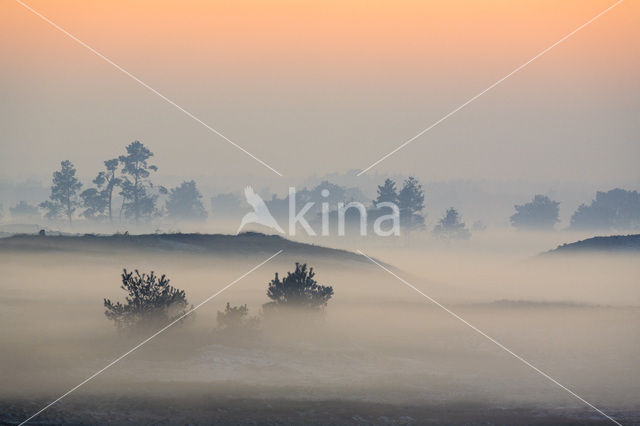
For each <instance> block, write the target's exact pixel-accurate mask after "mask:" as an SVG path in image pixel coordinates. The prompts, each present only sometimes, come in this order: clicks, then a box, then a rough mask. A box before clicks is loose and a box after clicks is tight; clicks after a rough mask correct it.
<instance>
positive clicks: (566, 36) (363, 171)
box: [356, 0, 624, 176]
mask: <svg viewBox="0 0 640 426" xmlns="http://www.w3.org/2000/svg"><path fill="white" fill-rule="evenodd" d="M623 1H624V0H618V1H617V2H615V3H614V4H612V5H611V6H609V7H608V8H606V9H605V10H603V11H602V12H600V13H598V14H597V15H596V16H594V17H593V18H591V19H589V20H588V21H587V22H585V23H584V24H582V25H580V26H579V27H578V28H576V29H575V30H573V31H571V32H570V33H569V34H567V35H565V36H564V37H562V38H561V39H560V40H558V41H556V42H555V43H553V44H552V45H551V46H549V47H547V48H546V49H544V50H543V51H541V52H540V53H538V54H537V55H536V56H534V57H533V58H531V59H529V60H528V61H527V62H525V63H524V64H522V65H520V66H519V67H517V68H516V69H514V70H513V71H511V72H510V73H509V74H507V75H505V76H504V77H502V78H501V79H500V80H498V81H496V82H495V83H493V84H492V85H491V86H489V87H487V88H486V89H484V90H483V91H482V92H480V93H478V94H477V95H475V96H474V97H472V98H471V99H469V100H468V101H466V102H465V103H463V104H462V105H460V106H458V107H457V108H455V109H454V110H453V111H451V112H449V113H448V114H447V115H445V116H444V117H442V118H441V119H439V120H438V121H436V122H435V123H433V124H431V125H430V126H429V127H427V128H426V129H424V130H422V131H421V132H419V133H418V134H417V135H415V136H413V137H412V138H410V139H408V140H406V141H405V142H403V143H402V144H401V145H400V146H398V147H397V148H396V149H394V150H393V151H391V152H389V153H388V154H386V155H385V156H384V157H382V158H380V159H379V160H378V161H376V162H375V163H373V164H371V165H370V166H369V167H367V168H366V169H364V170H362V171H361V172H359V173H358V174H357V175H356V176H360V175H362V174H364V173H366V172H367V171H369V170H371V169H372V168H373V167H375V166H377V165H378V164H380V163H381V162H383V161H384V160H386V159H387V158H389V157H391V156H392V155H393V154H395V153H396V152H398V151H400V150H401V149H402V148H404V147H406V146H407V145H409V144H410V143H411V142H413V141H414V140H416V139H418V138H419V137H420V136H422V135H424V134H425V133H427V132H428V131H430V130H431V129H433V128H434V127H436V126H437V125H438V124H440V123H442V122H443V121H445V120H446V119H447V118H449V117H451V116H452V115H454V114H455V113H457V112H458V111H460V110H461V109H463V108H464V107H466V106H467V105H469V104H470V103H472V102H473V101H475V100H476V99H478V98H479V97H480V96H482V95H484V94H485V93H487V92H488V91H489V90H491V89H493V88H494V87H496V86H497V85H499V84H500V83H502V82H503V81H505V80H506V79H508V78H509V77H511V76H512V75H514V74H515V73H517V72H518V71H520V70H522V69H523V68H524V67H526V66H527V65H529V64H530V63H532V62H533V61H535V60H536V59H538V58H540V57H541V56H542V55H544V54H545V53H547V52H549V51H550V50H551V49H553V48H554V47H556V46H557V45H559V44H560V43H562V42H563V41H565V40H567V39H568V38H569V37H571V36H572V35H574V34H575V33H577V32H578V31H580V30H581V29H583V28H584V27H586V26H587V25H589V24H591V23H592V22H593V21H595V20H596V19H598V18H600V17H601V16H602V15H604V14H605V13H607V12H609V11H610V10H611V9H613V8H614V7H616V6H618V5H619V4H620V3H622V2H623Z"/></svg>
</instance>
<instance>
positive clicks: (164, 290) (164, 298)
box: [104, 269, 188, 330]
mask: <svg viewBox="0 0 640 426" xmlns="http://www.w3.org/2000/svg"><path fill="white" fill-rule="evenodd" d="M120 288H122V289H123V290H125V291H126V292H127V293H128V295H127V296H126V298H125V299H126V303H124V304H123V303H120V302H116V303H113V302H112V301H111V300H109V299H104V306H105V308H107V309H106V311H105V312H104V314H105V316H106V317H107V318H108V319H110V320H112V321H113V322H114V323H115V325H116V327H117V328H118V329H119V330H123V329H131V328H135V329H146V328H149V327H158V326H160V325H164V324H168V323H170V322H171V321H174V320H176V319H177V318H179V317H180V316H182V315H184V314H185V313H186V312H187V311H188V309H187V306H188V302H187V298H186V295H185V292H184V290H179V289H177V288H175V287H173V286H171V285H170V284H169V279H168V278H167V277H166V276H165V275H162V276H160V277H158V276H157V275H155V273H154V272H153V271H151V272H150V273H149V274H145V273H142V274H141V273H140V272H139V271H138V270H137V269H136V270H135V272H127V270H126V269H124V271H123V273H122V285H121V286H120Z"/></svg>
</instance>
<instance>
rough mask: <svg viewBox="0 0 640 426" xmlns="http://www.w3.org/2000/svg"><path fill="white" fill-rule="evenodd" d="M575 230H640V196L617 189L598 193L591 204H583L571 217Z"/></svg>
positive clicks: (635, 192) (634, 192)
mask: <svg viewBox="0 0 640 426" xmlns="http://www.w3.org/2000/svg"><path fill="white" fill-rule="evenodd" d="M571 228H574V229H601V230H608V229H619V230H634V229H640V194H639V193H638V192H637V191H626V190H624V189H620V188H616V189H612V190H610V191H607V192H601V191H598V192H597V193H596V198H595V200H593V201H591V204H589V205H586V204H582V205H580V207H578V209H577V210H576V211H575V212H574V213H573V215H572V216H571Z"/></svg>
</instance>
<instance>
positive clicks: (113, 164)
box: [80, 158, 121, 222]
mask: <svg viewBox="0 0 640 426" xmlns="http://www.w3.org/2000/svg"><path fill="white" fill-rule="evenodd" d="M104 165H105V170H102V171H101V172H100V173H98V176H96V178H95V179H94V180H93V183H94V184H95V185H96V188H89V189H86V190H84V191H83V192H82V193H81V194H80V197H81V198H82V200H83V204H84V207H85V211H84V212H83V213H82V215H83V216H84V217H86V218H87V219H100V218H104V217H107V218H109V222H113V209H112V201H113V190H114V189H115V187H116V186H118V185H119V184H120V182H121V180H120V178H118V177H116V170H117V169H118V159H117V158H114V159H111V160H107V161H105V162H104Z"/></svg>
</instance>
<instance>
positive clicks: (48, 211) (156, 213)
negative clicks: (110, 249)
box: [17, 141, 207, 224]
mask: <svg viewBox="0 0 640 426" xmlns="http://www.w3.org/2000/svg"><path fill="white" fill-rule="evenodd" d="M151 157H153V152H151V151H150V150H149V149H148V148H147V147H146V146H144V144H142V143H141V142H140V141H134V142H132V143H130V144H129V145H128V146H127V147H126V153H125V154H123V155H120V156H118V157H117V158H113V159H110V160H107V161H105V162H104V169H103V170H101V171H99V172H98V173H97V175H96V177H95V179H93V181H92V184H93V185H92V186H91V187H89V188H87V189H84V190H82V188H83V184H82V182H80V180H79V179H78V178H77V177H76V169H75V167H74V165H73V163H71V161H69V160H65V161H63V162H61V163H60V170H57V171H55V172H54V173H53V181H52V185H51V194H50V195H49V199H48V200H46V201H44V202H42V203H40V204H39V207H40V208H41V209H42V210H43V211H44V215H45V217H46V218H47V219H49V220H52V221H55V220H59V219H65V220H67V221H68V222H69V224H71V223H72V221H73V218H74V216H75V213H76V212H77V211H79V212H80V213H79V214H80V216H82V217H84V218H85V219H88V220H91V221H97V222H109V223H113V222H114V220H117V221H119V222H121V221H123V220H126V221H131V222H135V223H139V222H141V221H150V220H151V219H153V218H155V217H161V216H168V217H169V218H172V219H183V220H184V219H186V220H204V219H206V218H207V211H206V210H205V208H204V206H203V205H202V201H201V199H202V194H200V192H199V191H198V189H197V187H196V183H195V181H193V180H192V181H184V182H182V183H181V184H180V185H179V186H177V187H175V188H171V189H170V190H167V188H165V187H164V186H161V185H155V184H154V183H153V181H152V178H151V177H152V175H153V174H154V173H155V172H157V171H158V167H156V166H155V165H153V164H150V159H151ZM116 195H117V196H119V198H118V205H116V200H115V199H116ZM160 197H165V203H164V205H163V206H160V203H159V198H160ZM17 207H19V206H17ZM22 209H29V214H31V215H33V214H35V212H34V211H33V208H32V207H31V206H22Z"/></svg>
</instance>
